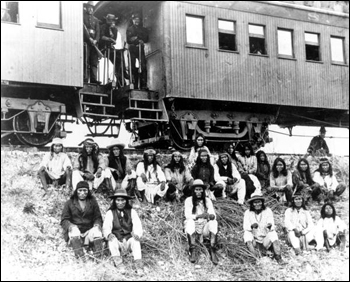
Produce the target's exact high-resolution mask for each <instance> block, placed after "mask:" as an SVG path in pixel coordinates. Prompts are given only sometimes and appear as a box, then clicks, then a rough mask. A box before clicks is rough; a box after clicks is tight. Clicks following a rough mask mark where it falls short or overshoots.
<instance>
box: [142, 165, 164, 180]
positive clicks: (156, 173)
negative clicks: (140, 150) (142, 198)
mask: <svg viewBox="0 0 350 282" xmlns="http://www.w3.org/2000/svg"><path fill="white" fill-rule="evenodd" d="M142 173H144V174H145V175H146V177H147V183H149V184H159V183H160V182H163V181H164V182H165V175H164V172H163V171H162V168H161V167H160V166H159V165H157V166H156V170H155V169H154V167H153V164H151V165H148V167H147V171H145V166H144V163H143V162H139V163H138V164H137V167H136V175H137V176H139V177H140V176H141V174H142Z"/></svg>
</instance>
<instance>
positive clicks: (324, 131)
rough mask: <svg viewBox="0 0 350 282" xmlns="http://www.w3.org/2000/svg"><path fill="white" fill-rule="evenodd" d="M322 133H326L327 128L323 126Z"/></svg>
mask: <svg viewBox="0 0 350 282" xmlns="http://www.w3.org/2000/svg"><path fill="white" fill-rule="evenodd" d="M320 132H322V133H326V128H325V127H324V126H323V125H322V126H321V128H320Z"/></svg>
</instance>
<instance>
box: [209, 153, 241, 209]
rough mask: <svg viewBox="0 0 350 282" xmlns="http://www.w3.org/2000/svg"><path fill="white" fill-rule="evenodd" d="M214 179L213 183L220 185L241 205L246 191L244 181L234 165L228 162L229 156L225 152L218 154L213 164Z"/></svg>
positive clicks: (228, 195)
mask: <svg viewBox="0 0 350 282" xmlns="http://www.w3.org/2000/svg"><path fill="white" fill-rule="evenodd" d="M214 179H215V181H216V184H215V185H216V186H218V185H221V186H222V187H223V191H224V193H225V195H226V196H227V197H230V198H234V199H238V203H239V204H240V205H243V203H244V198H245V192H246V187H245V181H244V179H242V178H241V175H240V174H239V172H238V170H237V168H236V166H235V165H234V164H232V163H231V162H230V156H229V154H228V153H226V152H225V153H221V154H220V155H219V159H218V160H217V162H216V164H215V165H214ZM214 191H215V190H214ZM215 196H216V195H215Z"/></svg>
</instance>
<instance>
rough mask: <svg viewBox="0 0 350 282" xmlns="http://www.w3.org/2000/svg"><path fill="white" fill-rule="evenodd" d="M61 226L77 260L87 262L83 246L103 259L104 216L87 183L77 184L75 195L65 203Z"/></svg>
mask: <svg viewBox="0 0 350 282" xmlns="http://www.w3.org/2000/svg"><path fill="white" fill-rule="evenodd" d="M61 226H62V228H63V231H64V239H65V241H66V242H68V243H69V244H70V245H71V246H72V247H73V250H74V253H75V256H76V257H77V258H82V259H83V260H85V255H84V249H83V245H84V246H85V247H88V246H90V247H92V249H93V252H94V255H95V256H96V257H98V258H101V257H102V255H103V238H102V232H101V226H102V216H101V212H100V207H99V205H98V203H97V201H96V198H95V197H94V196H92V195H91V192H90V189H89V184H88V183H87V182H86V181H81V182H79V183H78V184H77V187H76V189H75V190H74V193H73V195H72V196H71V197H70V199H69V200H68V201H67V202H66V203H65V205H64V208H63V211H62V216H61Z"/></svg>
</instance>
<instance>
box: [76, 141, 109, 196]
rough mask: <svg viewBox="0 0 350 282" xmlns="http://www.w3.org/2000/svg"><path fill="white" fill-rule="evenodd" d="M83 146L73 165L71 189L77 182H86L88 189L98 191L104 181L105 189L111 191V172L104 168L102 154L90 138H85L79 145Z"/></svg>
mask: <svg viewBox="0 0 350 282" xmlns="http://www.w3.org/2000/svg"><path fill="white" fill-rule="evenodd" d="M80 145H83V150H82V152H81V154H79V155H78V157H77V158H76V159H75V162H74V163H73V175H72V179H73V188H75V185H76V184H77V183H78V182H79V181H83V180H85V181H87V182H88V183H89V187H90V189H96V190H97V189H98V188H99V187H100V185H101V184H102V183H103V182H104V181H106V184H107V189H108V190H110V191H111V190H112V189H113V187H112V182H111V177H112V174H111V171H110V170H109V168H106V164H105V161H104V158H103V156H102V154H100V152H99V147H98V145H97V143H96V142H95V141H94V140H93V139H92V138H87V139H85V140H84V141H83V142H81V143H80V144H79V146H80Z"/></svg>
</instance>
